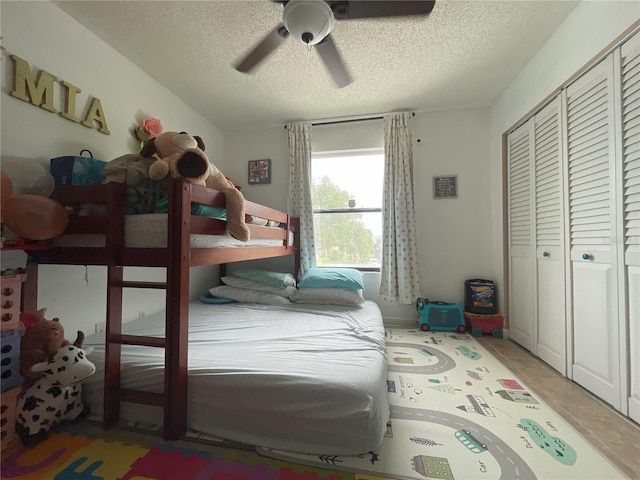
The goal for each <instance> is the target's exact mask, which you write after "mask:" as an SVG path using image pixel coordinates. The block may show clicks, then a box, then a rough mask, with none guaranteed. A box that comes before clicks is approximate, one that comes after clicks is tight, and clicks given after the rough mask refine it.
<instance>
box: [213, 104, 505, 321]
mask: <svg viewBox="0 0 640 480" xmlns="http://www.w3.org/2000/svg"><path fill="white" fill-rule="evenodd" d="M418 140H420V141H418ZM312 143H313V146H314V149H316V150H318V151H326V150H340V149H348V148H371V147H381V146H383V143H384V142H383V139H382V122H381V121H366V122H355V123H344V124H340V125H331V126H328V125H325V126H318V127H313V128H312ZM224 156H225V159H226V160H227V164H226V168H227V172H226V173H228V174H229V175H230V176H231V177H234V176H241V175H246V165H247V161H248V160H252V159H253V160H255V159H259V158H271V160H272V169H273V176H274V180H273V183H272V184H270V185H251V186H247V187H243V192H244V194H245V196H246V197H247V198H248V199H251V200H256V201H258V202H261V203H265V204H267V205H270V206H273V207H275V208H278V209H286V206H287V190H288V188H287V181H288V158H289V149H288V141H287V131H286V130H285V129H284V128H283V127H281V128H269V129H263V130H248V131H235V132H225V151H224ZM414 162H415V168H414V174H415V183H414V185H415V195H416V223H417V228H418V258H417V259H416V262H418V267H419V272H420V278H421V289H422V293H423V295H424V296H426V297H428V298H430V299H431V300H442V301H449V302H459V303H463V301H464V280H465V279H467V278H475V277H482V278H487V277H489V278H491V274H492V270H493V269H492V265H491V256H490V255H489V253H488V252H490V251H491V238H492V232H491V228H490V224H491V211H490V199H491V192H490V188H491V187H490V185H491V182H490V169H489V111H488V110H464V111H457V112H434V113H420V112H418V113H416V115H415V117H414ZM434 175H457V176H458V197H457V198H454V199H437V200H436V199H434V198H433V189H432V177H433V176H434ZM283 262H286V260H285V261H283ZM261 265H264V263H261ZM270 265H271V266H274V268H282V269H286V268H287V267H288V264H287V263H278V262H273V261H272V262H271V263H270ZM232 268H233V267H232ZM379 282H380V279H379V274H377V273H365V296H366V297H367V298H369V299H372V300H375V301H377V302H378V304H379V305H380V308H381V310H382V313H383V316H384V318H385V320H386V321H388V322H394V323H398V322H400V323H405V324H410V325H414V324H415V322H416V320H417V313H416V309H415V306H414V305H398V304H391V303H388V302H382V301H379V300H378V299H377V292H378V286H379Z"/></svg>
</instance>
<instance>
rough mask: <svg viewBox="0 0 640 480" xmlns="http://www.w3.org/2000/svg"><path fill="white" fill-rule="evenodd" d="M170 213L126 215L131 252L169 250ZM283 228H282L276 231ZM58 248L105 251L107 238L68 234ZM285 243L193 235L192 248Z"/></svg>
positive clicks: (126, 241)
mask: <svg viewBox="0 0 640 480" xmlns="http://www.w3.org/2000/svg"><path fill="white" fill-rule="evenodd" d="M167 217H168V215H167V214H166V213H144V214H138V215H125V217H124V244H125V246H126V247H129V248H166V246H167V225H168V222H167ZM272 228H279V227H272ZM53 244H54V246H56V247H67V248H68V247H104V246H105V236H104V235H100V234H82V235H80V234H65V235H61V236H59V237H56V238H54V239H53ZM281 245H282V240H278V239H269V238H251V239H250V240H249V241H248V242H242V241H240V240H237V239H235V238H233V237H232V236H231V235H229V234H226V235H199V234H195V235H191V241H190V246H191V248H215V247H257V246H260V247H277V246H281ZM289 245H293V232H289Z"/></svg>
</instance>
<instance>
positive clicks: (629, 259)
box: [620, 33, 640, 422]
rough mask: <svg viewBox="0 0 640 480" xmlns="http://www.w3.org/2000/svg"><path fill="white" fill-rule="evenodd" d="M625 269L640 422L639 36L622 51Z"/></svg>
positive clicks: (632, 387)
mask: <svg viewBox="0 0 640 480" xmlns="http://www.w3.org/2000/svg"><path fill="white" fill-rule="evenodd" d="M620 52H621V55H620V65H621V72H622V73H621V79H622V81H621V82H620V83H621V87H622V88H621V97H622V121H621V125H622V142H621V144H622V165H623V166H622V188H623V192H622V197H623V212H624V213H623V224H624V266H625V270H626V272H625V273H626V275H625V276H624V278H625V280H626V283H627V291H626V295H625V297H626V298H627V299H628V300H627V301H628V305H627V316H628V325H629V330H628V331H629V357H628V358H629V362H630V363H629V398H628V407H629V417H631V418H632V419H634V420H635V421H636V422H640V33H637V34H636V35H635V36H634V37H632V38H631V39H629V40H627V42H625V43H624V44H623V45H622V47H621V49H620Z"/></svg>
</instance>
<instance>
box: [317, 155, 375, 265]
mask: <svg viewBox="0 0 640 480" xmlns="http://www.w3.org/2000/svg"><path fill="white" fill-rule="evenodd" d="M311 176H312V185H311V197H312V200H313V223H314V228H315V236H316V257H317V265H318V266H319V267H329V266H331V267H351V268H359V269H361V270H380V256H381V252H382V192H383V182H384V151H383V150H382V149H363V150H349V151H341V152H321V153H315V152H314V153H313V155H312V157H311Z"/></svg>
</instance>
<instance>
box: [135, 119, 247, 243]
mask: <svg viewBox="0 0 640 480" xmlns="http://www.w3.org/2000/svg"><path fill="white" fill-rule="evenodd" d="M204 148H205V147H204V142H203V141H202V139H201V138H200V137H198V136H192V135H189V134H188V133H186V132H164V133H161V134H160V135H158V136H156V137H154V138H151V139H149V140H147V141H146V142H145V144H144V146H143V147H142V150H141V151H140V155H142V156H143V157H153V158H155V159H156V161H155V162H154V163H153V164H152V165H151V166H150V167H149V178H151V179H152V180H162V179H163V178H165V177H167V176H168V175H170V176H171V177H174V178H179V177H182V178H185V179H186V180H189V181H190V182H191V183H193V184H194V185H206V186H207V187H209V188H213V189H215V190H218V191H219V192H222V193H224V195H225V200H226V209H227V232H228V233H229V234H230V235H231V236H233V237H235V238H237V239H238V240H240V241H243V242H246V241H247V240H249V237H250V232H249V228H248V227H247V225H246V224H245V217H244V213H245V212H244V197H243V196H242V193H240V190H238V189H237V188H236V187H235V185H234V184H233V183H232V182H231V181H230V180H229V179H227V178H226V177H225V176H224V175H223V173H222V172H221V171H220V170H219V169H218V168H217V167H216V166H215V165H213V164H212V163H211V162H209V159H208V158H207V156H206V155H205V153H204Z"/></svg>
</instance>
